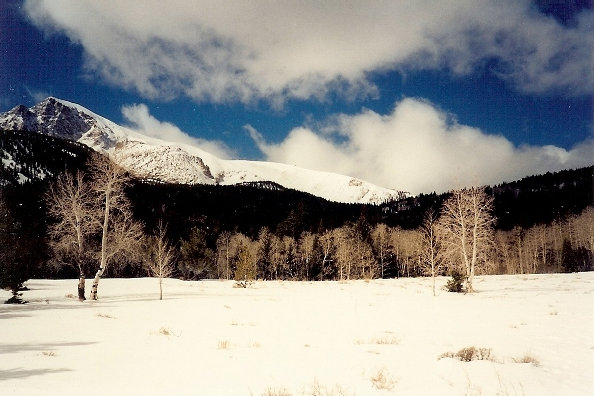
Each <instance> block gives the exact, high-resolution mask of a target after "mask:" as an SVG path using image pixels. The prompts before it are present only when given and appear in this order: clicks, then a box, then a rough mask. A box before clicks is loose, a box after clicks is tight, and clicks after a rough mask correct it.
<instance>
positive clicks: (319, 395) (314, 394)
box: [303, 378, 348, 396]
mask: <svg viewBox="0 0 594 396" xmlns="http://www.w3.org/2000/svg"><path fill="white" fill-rule="evenodd" d="M303 394H304V395H311V396H346V395H348V393H347V392H346V391H345V390H344V389H343V388H342V387H341V386H340V385H335V386H333V387H330V388H329V387H327V386H325V385H322V384H320V382H319V381H318V379H317V378H315V379H314V383H313V384H312V385H311V388H310V389H309V390H308V391H307V392H304V393H303Z"/></svg>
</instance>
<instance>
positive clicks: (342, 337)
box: [0, 273, 594, 395]
mask: <svg viewBox="0 0 594 396" xmlns="http://www.w3.org/2000/svg"><path fill="white" fill-rule="evenodd" d="M445 282H446V279H445V278H439V279H438V284H439V285H443V284H445ZM76 284H77V281H76V280H30V281H28V282H27V283H26V286H28V287H29V288H30V289H31V290H30V291H26V292H24V295H23V297H24V298H25V299H26V300H29V301H30V302H29V304H26V305H17V306H15V305H3V306H0V324H1V328H2V340H1V341H0V356H1V359H0V389H2V392H1V393H2V394H19V395H39V394H44V395H66V394H84V395H131V394H135V395H182V394H196V395H262V394H274V395H276V394H279V395H280V394H282V395H285V394H291V395H317V394H328V395H352V394H356V395H385V394H402V395H466V394H473V395H474V394H476V395H516V394H517V395H588V394H591V392H592V390H593V389H594V376H592V367H594V338H592V335H593V334H594V310H593V306H594V305H593V302H594V273H579V274H554V275H517V276H483V277H478V278H477V279H476V280H475V287H476V289H477V291H478V292H477V293H474V294H467V295H464V294H453V293H448V292H445V291H444V290H442V289H439V290H438V295H437V296H435V297H434V296H433V295H432V292H431V279H430V278H416V279H414V278H408V279H404V278H403V279H393V280H372V281H347V282H256V283H254V284H253V285H252V287H251V288H248V289H238V288H234V287H233V285H234V283H233V282H232V281H201V282H184V281H179V280H172V279H168V280H166V282H165V286H164V300H163V301H159V300H158V284H157V280H155V279H150V278H145V279H104V280H102V282H101V284H100V288H99V297H100V300H99V301H97V302H89V301H87V302H84V303H80V302H78V301H77V300H75V299H74V298H73V296H72V295H75V294H76ZM89 288H90V284H88V285H87V289H89ZM8 297H9V293H8V292H6V291H2V292H1V294H0V298H1V299H6V298H8ZM465 347H475V348H477V349H478V348H485V349H488V350H490V357H489V360H475V361H470V362H464V361H460V360H459V359H456V358H450V357H443V356H444V355H447V354H448V353H451V354H455V353H456V352H458V351H460V350H461V349H463V348H465ZM316 392H317V393H316Z"/></svg>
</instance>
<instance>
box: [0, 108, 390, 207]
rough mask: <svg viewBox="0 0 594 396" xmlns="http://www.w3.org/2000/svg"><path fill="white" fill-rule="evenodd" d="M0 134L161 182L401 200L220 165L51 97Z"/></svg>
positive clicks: (326, 176) (343, 183)
mask: <svg viewBox="0 0 594 396" xmlns="http://www.w3.org/2000/svg"><path fill="white" fill-rule="evenodd" d="M0 129H6V130H26V131H31V132H38V133H43V134H47V135H51V136H55V137H60V138H64V139H69V140H75V141H78V142H80V143H83V144H85V145H87V146H89V147H91V148H93V149H94V150H97V151H99V152H102V153H105V154H109V155H110V156H111V157H112V158H113V159H115V160H116V161H118V162H119V163H120V164H121V165H122V166H124V167H125V168H127V169H129V170H130V171H133V172H134V173H136V174H137V175H139V176H140V177H145V178H151V179H158V180H161V181H165V182H175V183H187V184H223V185H230V184H237V183H245V182H260V181H272V182H275V183H278V184H280V185H282V186H284V187H286V188H292V189H295V190H299V191H304V192H307V193H310V194H313V195H316V196H319V197H322V198H325V199H327V200H330V201H336V202H347V203H380V202H384V201H386V200H391V199H395V198H399V197H400V196H401V193H400V192H398V191H395V190H391V189H387V188H383V187H379V186H376V185H373V184H371V183H368V182H365V181H363V180H359V179H356V178H352V177H349V176H344V175H338V174H334V173H328V172H320V171H313V170H308V169H303V168H299V167H295V166H291V165H286V164H279V163H272V162H263V161H245V160H223V159H220V158H218V157H216V156H215V155H212V154H210V153H208V152H206V151H204V150H202V149H200V148H199V147H196V146H192V145H188V144H183V143H176V142H167V141H163V140H160V139H156V138H151V137H148V136H145V135H142V134H140V133H137V132H135V131H133V130H130V129H128V128H125V127H122V126H120V125H117V124H115V123H114V122H112V121H110V120H108V119H106V118H104V117H101V116H99V115H97V114H95V113H93V112H92V111H90V110H88V109H86V108H84V107H82V106H80V105H78V104H76V103H71V102H67V101H64V100H61V99H56V98H53V97H50V98H47V99H45V100H44V101H42V102H41V103H39V104H37V105H36V106H33V107H31V108H26V107H25V106H22V105H21V106H17V107H15V108H13V109H12V110H10V111H8V112H6V113H2V114H0Z"/></svg>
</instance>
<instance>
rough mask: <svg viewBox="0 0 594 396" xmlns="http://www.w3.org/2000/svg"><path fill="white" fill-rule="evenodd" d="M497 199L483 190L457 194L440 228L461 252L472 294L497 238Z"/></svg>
mask: <svg viewBox="0 0 594 396" xmlns="http://www.w3.org/2000/svg"><path fill="white" fill-rule="evenodd" d="M492 211H493V198H492V197H490V196H489V195H487V194H486V193H485V191H484V190H483V189H481V188H474V187H473V188H468V189H462V190H457V191H454V192H453V193H452V196H451V197H450V198H449V199H448V200H447V201H446V202H445V203H444V205H443V209H442V214H441V217H440V227H441V228H442V229H443V231H444V236H445V241H446V243H449V245H450V247H451V248H453V249H455V251H457V252H458V254H459V256H460V258H461V260H462V263H463V265H464V268H465V269H466V276H467V278H466V290H467V291H468V292H472V291H473V288H472V281H473V279H474V274H475V269H476V266H477V264H478V263H479V260H481V258H483V256H484V253H485V251H486V247H487V245H488V244H489V243H491V241H492V239H493V238H492V235H493V228H492V225H493V221H494V218H493V215H492Z"/></svg>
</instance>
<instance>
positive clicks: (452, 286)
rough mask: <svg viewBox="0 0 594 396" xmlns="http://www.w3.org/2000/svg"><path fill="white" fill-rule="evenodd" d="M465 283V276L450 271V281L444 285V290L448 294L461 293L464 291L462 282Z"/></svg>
mask: <svg viewBox="0 0 594 396" xmlns="http://www.w3.org/2000/svg"><path fill="white" fill-rule="evenodd" d="M465 281H466V275H464V274H462V273H460V272H458V271H456V270H454V271H452V279H450V280H449V281H448V283H446V289H447V290H448V291H449V292H453V293H461V292H463V291H464V282H465Z"/></svg>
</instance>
